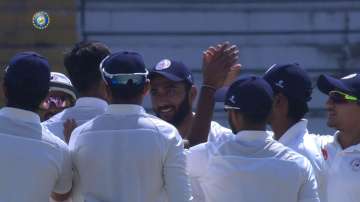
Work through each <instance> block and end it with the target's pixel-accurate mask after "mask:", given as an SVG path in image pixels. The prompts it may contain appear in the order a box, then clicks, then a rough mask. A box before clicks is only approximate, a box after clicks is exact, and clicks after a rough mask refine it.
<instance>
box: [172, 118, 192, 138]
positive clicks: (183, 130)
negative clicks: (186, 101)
mask: <svg viewBox="0 0 360 202" xmlns="http://www.w3.org/2000/svg"><path fill="white" fill-rule="evenodd" d="M193 119H194V115H193V113H192V111H190V113H188V114H187V115H186V116H185V118H184V120H183V122H181V123H180V124H179V125H178V126H176V129H177V130H178V131H179V133H180V135H181V137H182V138H186V137H185V136H186V134H188V132H189V130H190V128H191V124H192V122H193Z"/></svg>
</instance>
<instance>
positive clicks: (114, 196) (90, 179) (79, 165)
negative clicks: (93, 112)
mask: <svg viewBox="0 0 360 202" xmlns="http://www.w3.org/2000/svg"><path fill="white" fill-rule="evenodd" d="M69 147H70V150H71V154H72V159H73V164H74V166H75V169H76V171H77V172H78V173H79V176H80V182H77V183H78V184H79V186H80V190H81V192H82V193H83V196H84V198H85V200H86V199H89V198H91V200H98V201H107V202H121V201H124V202H125V201H126V202H128V201H131V202H144V201H147V202H162V201H171V202H183V201H188V200H189V199H190V197H191V193H190V185H189V181H188V176H187V174H186V159H185V154H184V148H183V144H182V139H181V137H180V135H179V134H178V132H177V130H176V128H175V127H173V126H172V125H170V124H168V123H166V122H165V121H163V120H161V119H159V118H157V117H155V116H152V115H149V114H147V113H146V112H145V110H144V109H143V107H141V106H139V105H115V104H114V105H110V106H109V107H108V109H107V111H106V113H105V114H103V115H100V116H97V117H96V118H94V119H92V120H91V121H89V122H87V123H85V124H83V125H82V126H80V127H78V128H76V129H75V131H74V132H73V134H72V137H71V139H70V144H69Z"/></svg>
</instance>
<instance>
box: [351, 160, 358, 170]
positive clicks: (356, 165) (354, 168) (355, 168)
mask: <svg viewBox="0 0 360 202" xmlns="http://www.w3.org/2000/svg"><path fill="white" fill-rule="evenodd" d="M351 167H352V169H353V171H359V170H360V159H354V160H353V161H352V162H351Z"/></svg>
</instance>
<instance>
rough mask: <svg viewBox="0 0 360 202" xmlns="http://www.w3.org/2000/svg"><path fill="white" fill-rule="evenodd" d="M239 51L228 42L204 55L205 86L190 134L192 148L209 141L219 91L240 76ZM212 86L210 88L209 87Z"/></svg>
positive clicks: (210, 49) (201, 92) (209, 49)
mask: <svg viewBox="0 0 360 202" xmlns="http://www.w3.org/2000/svg"><path fill="white" fill-rule="evenodd" d="M238 55H239V51H238V49H237V47H236V46H234V45H230V44H229V43H228V42H226V43H223V44H218V45H217V46H215V47H213V46H211V47H209V48H208V49H207V50H206V51H205V52H204V53H203V68H202V70H203V85H206V86H207V87H202V88H201V91H200V96H199V100H198V104H197V107H196V115H195V117H194V120H193V121H192V125H191V130H190V132H189V133H188V139H189V142H190V146H194V145H197V144H200V143H202V142H205V141H207V136H208V133H209V130H210V125H211V120H212V116H213V110H214V107H215V99H214V95H215V92H216V90H217V89H219V88H221V87H223V86H224V85H230V84H231V83H232V81H233V80H235V78H236V77H237V76H238V74H239V72H240V68H241V65H240V64H237V60H238V58H239V56H238ZM209 86H210V87H209Z"/></svg>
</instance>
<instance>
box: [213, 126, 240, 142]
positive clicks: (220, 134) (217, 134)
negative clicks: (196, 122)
mask: <svg viewBox="0 0 360 202" xmlns="http://www.w3.org/2000/svg"><path fill="white" fill-rule="evenodd" d="M232 135H234V134H233V133H232V131H231V130H230V129H228V128H225V127H223V126H221V125H220V124H219V123H217V122H215V121H211V125H210V130H209V135H208V142H217V141H222V139H226V138H228V137H229V136H232Z"/></svg>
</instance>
